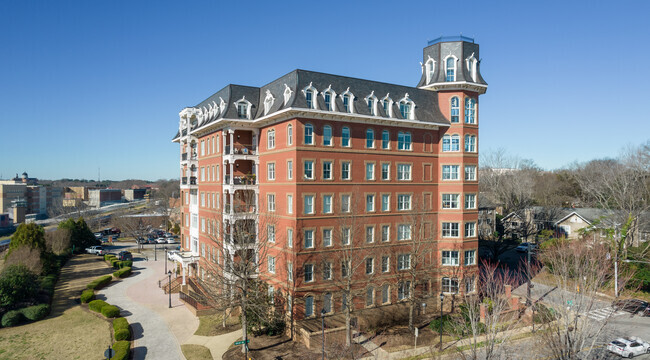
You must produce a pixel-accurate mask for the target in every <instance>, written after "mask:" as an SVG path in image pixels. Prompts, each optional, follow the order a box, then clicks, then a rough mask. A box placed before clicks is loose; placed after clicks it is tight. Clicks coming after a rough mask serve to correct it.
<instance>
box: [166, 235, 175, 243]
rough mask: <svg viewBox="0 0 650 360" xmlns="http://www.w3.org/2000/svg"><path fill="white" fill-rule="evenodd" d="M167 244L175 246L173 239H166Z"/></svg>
mask: <svg viewBox="0 0 650 360" xmlns="http://www.w3.org/2000/svg"><path fill="white" fill-rule="evenodd" d="M167 244H176V239H174V238H171V237H170V238H167Z"/></svg>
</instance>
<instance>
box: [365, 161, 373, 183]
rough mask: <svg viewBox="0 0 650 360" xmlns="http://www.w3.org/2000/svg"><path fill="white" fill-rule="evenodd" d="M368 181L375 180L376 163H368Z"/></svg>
mask: <svg viewBox="0 0 650 360" xmlns="http://www.w3.org/2000/svg"><path fill="white" fill-rule="evenodd" d="M366 180H375V163H366Z"/></svg>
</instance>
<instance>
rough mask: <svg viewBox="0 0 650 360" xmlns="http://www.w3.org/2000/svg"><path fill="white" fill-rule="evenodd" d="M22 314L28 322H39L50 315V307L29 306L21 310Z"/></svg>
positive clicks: (46, 305) (41, 305)
mask: <svg viewBox="0 0 650 360" xmlns="http://www.w3.org/2000/svg"><path fill="white" fill-rule="evenodd" d="M20 312H22V313H23V315H24V316H25V317H26V318H27V319H28V320H31V321H38V320H42V319H44V318H45V317H46V316H47V314H49V313H50V305H48V304H40V305H34V306H29V307H26V308H23V309H21V310H20Z"/></svg>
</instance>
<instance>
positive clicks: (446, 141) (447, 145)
mask: <svg viewBox="0 0 650 360" xmlns="http://www.w3.org/2000/svg"><path fill="white" fill-rule="evenodd" d="M442 151H443V152H447V151H451V135H449V134H447V135H444V136H443V137H442Z"/></svg>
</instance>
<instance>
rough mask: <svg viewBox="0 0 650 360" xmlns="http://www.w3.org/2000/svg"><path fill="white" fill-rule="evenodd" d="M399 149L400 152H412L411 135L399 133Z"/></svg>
mask: <svg viewBox="0 0 650 360" xmlns="http://www.w3.org/2000/svg"><path fill="white" fill-rule="evenodd" d="M397 149H398V150H411V133H410V132H402V131H400V132H399V133H397Z"/></svg>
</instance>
